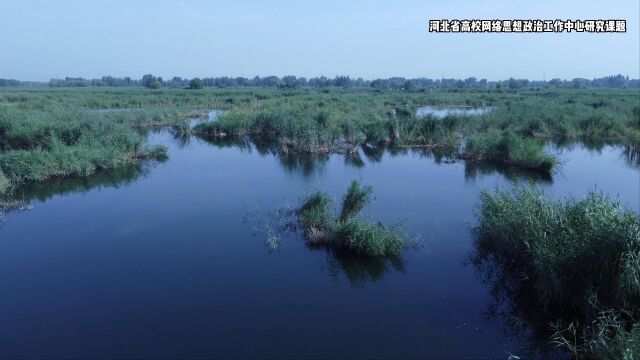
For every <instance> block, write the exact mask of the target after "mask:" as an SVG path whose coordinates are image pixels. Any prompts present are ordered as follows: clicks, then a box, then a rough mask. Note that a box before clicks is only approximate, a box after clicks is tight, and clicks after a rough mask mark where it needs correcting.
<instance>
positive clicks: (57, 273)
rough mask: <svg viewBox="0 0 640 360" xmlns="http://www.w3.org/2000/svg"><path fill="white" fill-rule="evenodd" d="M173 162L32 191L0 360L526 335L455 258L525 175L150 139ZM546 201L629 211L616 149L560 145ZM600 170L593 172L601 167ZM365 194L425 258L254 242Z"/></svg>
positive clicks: (452, 350)
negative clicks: (493, 314)
mask: <svg viewBox="0 0 640 360" xmlns="http://www.w3.org/2000/svg"><path fill="white" fill-rule="evenodd" d="M149 141H150V143H151V144H163V145H166V146H168V148H169V160H168V161H167V162H165V163H161V164H158V165H154V166H151V167H148V168H145V169H142V170H140V169H138V168H132V169H124V170H122V171H117V172H105V173H100V174H98V175H96V176H95V177H91V178H88V179H85V180H80V181H78V180H76V181H72V180H60V181H56V182H52V183H48V184H45V185H38V186H31V187H30V188H26V189H24V190H23V191H22V193H21V196H22V197H24V198H25V199H28V200H31V204H32V205H34V209H33V210H32V211H28V212H20V213H11V214H8V215H7V219H6V222H5V224H4V225H2V226H1V227H0V286H1V287H2V289H4V294H3V296H2V297H1V298H0V319H2V323H3V326H2V327H0V353H1V355H2V356H4V357H18V356H30V357H44V356H48V357H118V356H119V357H124V356H126V357H143V356H146V357H177V356H179V357H216V356H219V357H257V356H260V357H310V356H315V357H322V358H325V357H332V356H334V357H335V356H339V357H387V358H388V357H394V358H397V357H421V358H429V357H435V358H450V357H453V358H478V357H487V358H505V359H506V358H507V357H508V356H509V353H513V354H518V349H519V348H520V347H521V346H522V345H523V344H522V343H521V340H520V339H518V338H515V337H513V334H512V333H511V332H510V331H509V330H508V329H507V328H505V325H504V323H503V322H502V321H501V320H499V319H488V318H487V316H486V314H485V311H486V310H487V307H488V306H489V305H491V303H492V300H491V297H490V296H489V294H488V293H489V290H490V289H488V287H487V285H485V284H484V283H482V282H481V281H480V280H479V278H478V275H477V274H476V273H475V271H474V269H473V267H471V266H466V265H465V264H464V261H465V258H466V256H467V255H468V254H469V252H470V250H471V246H472V239H471V235H470V231H469V230H470V226H471V224H473V222H474V205H475V204H476V203H477V201H478V194H479V192H480V191H481V189H488V190H493V189H494V188H496V187H497V186H498V187H500V188H506V187H509V186H511V184H512V181H513V180H514V179H516V180H526V179H529V174H527V173H522V172H514V171H513V170H509V169H503V168H497V167H493V166H490V165H482V166H479V165H478V164H472V163H465V162H456V163H453V164H445V163H441V162H439V161H438V160H437V158H434V157H433V156H431V155H429V154H427V153H423V152H420V151H414V150H405V151H386V150H381V151H377V150H375V149H367V151H366V152H363V151H362V150H360V152H359V154H358V155H356V156H350V157H345V155H330V156H315V157H308V156H295V155H288V156H276V155H273V154H271V153H270V152H269V151H266V150H264V149H263V148H262V147H260V146H256V145H254V144H251V143H243V144H242V145H241V146H238V145H235V144H232V143H228V142H222V143H217V144H216V143H211V142H207V141H204V140H202V139H199V138H195V137H191V138H188V139H184V138H182V139H176V138H174V137H172V136H171V135H170V132H169V131H166V130H163V131H159V132H155V133H151V134H150V137H149ZM554 151H557V152H558V153H559V157H560V159H561V160H562V161H563V164H562V165H561V167H560V170H559V171H558V172H557V173H555V174H554V175H553V178H552V179H548V178H547V179H538V180H537V181H538V182H539V183H540V184H542V186H543V187H544V188H545V189H546V190H547V191H549V192H550V193H552V194H553V195H554V196H558V197H560V196H564V195H568V194H572V195H575V196H583V195H585V194H586V193H587V192H588V191H589V190H590V189H594V188H595V187H596V186H597V188H598V189H599V190H602V191H604V192H606V193H609V194H612V195H619V198H620V200H621V201H622V202H623V204H624V205H626V206H627V207H630V208H632V209H634V210H635V211H640V189H639V187H640V175H639V170H638V168H637V167H633V165H631V164H629V162H628V161H626V160H625V157H624V155H623V151H622V149H621V148H618V147H611V146H603V147H602V148H600V149H598V150H594V149H588V148H586V147H584V146H583V145H574V146H572V147H564V148H561V149H556V150H554ZM596 169H597V170H596ZM354 179H357V180H360V181H361V182H362V183H363V184H366V185H372V186H373V189H374V195H375V200H374V201H373V202H372V203H371V204H370V205H369V206H368V207H366V208H365V209H364V211H363V216H365V217H371V218H373V219H376V220H380V221H382V222H383V223H387V224H394V223H395V224H398V223H400V224H402V225H403V228H404V229H405V230H406V232H407V233H408V234H409V235H410V236H411V237H415V236H420V238H421V242H422V246H421V247H419V248H417V249H409V250H408V251H407V252H406V254H405V256H403V257H402V259H401V260H399V261H394V262H379V261H364V260H354V259H349V258H344V257H342V256H339V255H337V254H330V253H328V252H327V251H325V250H321V249H310V248H307V247H306V246H305V242H304V240H303V239H302V238H301V237H300V236H299V235H296V234H292V233H279V232H277V231H276V233H278V236H279V237H280V238H281V239H280V240H281V241H280V246H279V247H278V248H277V249H276V250H270V249H268V248H267V246H266V245H265V239H266V237H267V232H268V231H267V230H266V229H267V228H269V227H273V228H274V229H275V228H276V227H277V221H275V220H273V219H274V218H276V217H277V216H274V212H277V211H278V210H279V209H283V208H287V207H290V206H294V205H296V204H297V203H298V200H299V198H300V197H301V196H302V195H303V194H305V193H309V192H311V191H315V190H323V191H326V192H327V193H329V194H331V195H332V196H334V197H335V199H336V202H338V203H339V200H340V197H341V196H342V195H343V194H344V191H345V189H346V188H347V187H348V185H349V183H350V182H351V181H352V180H354Z"/></svg>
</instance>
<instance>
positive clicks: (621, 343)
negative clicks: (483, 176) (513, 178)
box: [471, 187, 640, 359]
mask: <svg viewBox="0 0 640 360" xmlns="http://www.w3.org/2000/svg"><path fill="white" fill-rule="evenodd" d="M478 210H479V214H478V215H479V221H478V226H477V227H476V228H475V229H474V235H475V251H474V254H473V256H472V257H471V260H472V263H473V264H475V265H476V266H477V267H478V268H479V269H480V272H481V274H483V275H484V276H485V280H487V281H488V282H490V283H491V288H492V289H493V291H492V293H493V295H494V296H496V299H497V302H498V303H500V302H503V301H504V300H505V299H506V300H507V302H508V303H509V306H510V311H507V315H506V317H507V318H508V321H509V322H510V323H511V324H514V326H517V327H521V328H523V329H521V330H523V331H524V332H525V333H528V334H531V337H532V338H534V339H537V340H539V341H541V342H542V343H546V344H547V345H548V346H550V347H551V348H554V349H559V350H560V351H562V352H564V353H566V354H569V355H572V357H573V358H576V359H637V358H640V216H639V215H638V214H636V213H634V212H633V211H631V210H625V209H624V208H622V206H621V205H620V203H619V202H617V201H613V200H611V199H609V198H608V197H607V196H605V195H603V194H600V193H595V192H594V193H590V194H589V195H588V196H587V197H585V198H584V199H579V200H575V199H568V200H566V201H557V200H552V199H550V198H549V197H547V196H546V195H545V194H543V193H542V192H541V191H540V190H538V189H536V188H528V187H521V188H517V189H516V190H514V191H512V192H498V193H488V192H485V193H483V194H482V196H481V201H480V206H479V209H478Z"/></svg>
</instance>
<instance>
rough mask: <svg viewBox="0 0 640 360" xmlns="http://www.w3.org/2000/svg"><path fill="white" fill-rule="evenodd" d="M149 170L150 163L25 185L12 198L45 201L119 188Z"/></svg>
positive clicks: (142, 175)
mask: <svg viewBox="0 0 640 360" xmlns="http://www.w3.org/2000/svg"><path fill="white" fill-rule="evenodd" d="M150 169H151V163H143V164H137V165H131V166H123V167H119V168H117V169H111V170H102V171H98V172H97V173H95V174H93V175H91V176H88V177H83V178H57V179H51V180H48V181H42V182H35V183H27V184H25V185H23V186H20V187H18V188H17V189H15V190H14V192H13V194H12V197H13V198H15V199H17V200H20V201H24V202H31V201H34V200H38V201H45V200H48V199H50V198H52V197H53V196H57V195H67V194H72V193H84V192H89V191H91V190H95V189H101V188H106V187H109V188H119V187H122V186H127V185H129V184H131V183H133V182H135V181H137V180H138V179H140V178H141V177H144V176H146V175H147V174H148V173H149V170H150Z"/></svg>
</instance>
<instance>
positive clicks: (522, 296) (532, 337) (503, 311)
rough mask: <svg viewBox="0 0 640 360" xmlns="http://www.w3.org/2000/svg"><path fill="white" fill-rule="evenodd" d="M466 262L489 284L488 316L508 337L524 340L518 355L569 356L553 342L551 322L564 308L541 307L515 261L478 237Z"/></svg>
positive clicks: (560, 316)
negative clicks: (526, 284)
mask: <svg viewBox="0 0 640 360" xmlns="http://www.w3.org/2000/svg"><path fill="white" fill-rule="evenodd" d="M467 264H468V265H470V266H472V267H473V268H474V269H475V271H476V274H477V276H478V277H479V278H480V279H481V281H483V282H484V283H486V284H487V285H488V287H489V295H490V298H491V303H490V304H489V306H488V307H487V309H486V311H485V315H486V320H487V321H490V322H494V321H498V322H500V323H502V324H503V331H504V333H505V337H511V338H514V339H517V340H518V342H519V343H520V344H523V345H522V348H521V349H519V350H518V352H517V354H516V355H518V356H519V357H520V358H523V359H569V358H570V357H568V356H567V354H566V353H563V352H560V351H558V349H556V348H555V347H554V346H552V345H550V339H551V337H552V335H553V332H554V331H553V329H552V326H551V323H552V322H553V321H555V320H557V319H560V318H563V310H562V309H560V310H558V311H551V310H552V309H546V311H543V310H542V308H541V306H542V305H541V304H540V303H539V302H538V301H537V300H536V299H537V297H536V294H535V293H534V290H533V289H531V287H530V286H525V285H524V283H526V281H523V278H522V277H523V272H522V269H521V266H520V265H519V264H518V263H517V262H516V261H513V259H505V258H503V257H502V256H501V255H500V253H499V251H496V249H492V248H490V247H489V246H485V245H483V244H482V242H480V241H477V240H476V242H475V243H474V249H473V250H472V253H471V255H470V256H469V257H468V259H467Z"/></svg>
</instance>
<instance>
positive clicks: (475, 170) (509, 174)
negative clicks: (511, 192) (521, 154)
mask: <svg viewBox="0 0 640 360" xmlns="http://www.w3.org/2000/svg"><path fill="white" fill-rule="evenodd" d="M494 174H500V175H502V176H504V177H505V178H506V179H507V180H510V181H519V180H525V181H533V182H536V183H537V182H540V183H545V184H552V183H553V177H552V176H551V174H550V173H549V172H542V171H534V170H527V169H521V168H515V167H511V166H505V165H501V164H498V163H493V162H486V161H468V160H467V161H464V178H465V180H467V181H469V180H475V179H477V178H478V177H481V176H484V175H494Z"/></svg>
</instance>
